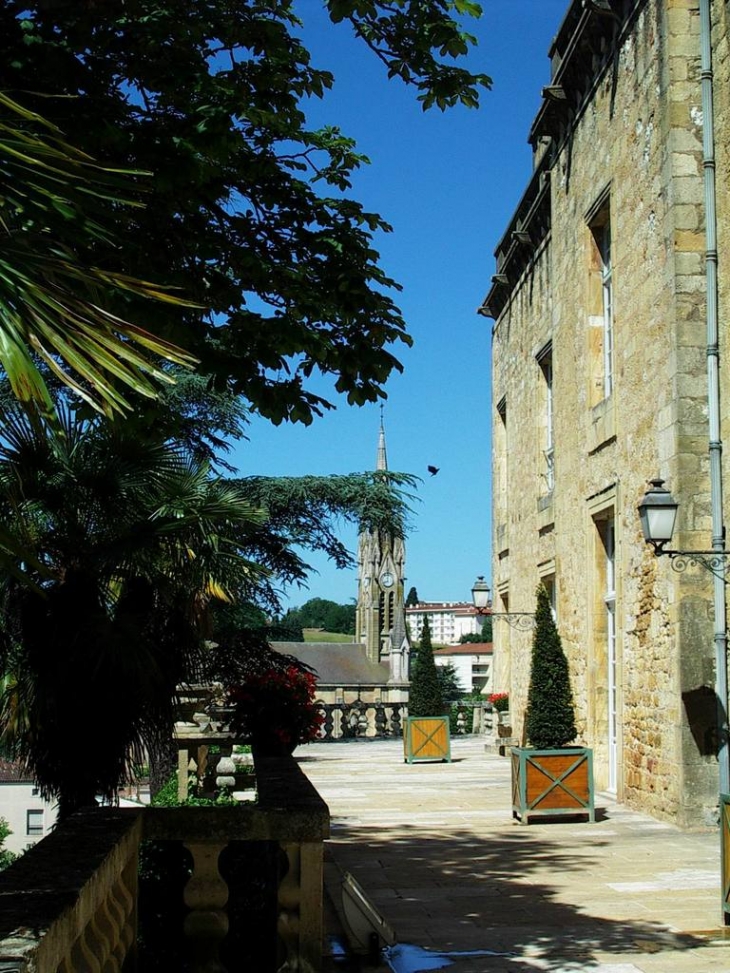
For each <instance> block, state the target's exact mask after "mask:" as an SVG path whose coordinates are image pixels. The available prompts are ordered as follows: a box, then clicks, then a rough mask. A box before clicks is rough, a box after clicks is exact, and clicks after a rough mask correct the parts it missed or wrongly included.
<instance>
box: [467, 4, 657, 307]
mask: <svg viewBox="0 0 730 973" xmlns="http://www.w3.org/2000/svg"><path fill="white" fill-rule="evenodd" d="M646 2H647V0H573V2H572V3H571V4H570V7H569V8H568V11H567V13H566V15H565V17H564V18H563V21H562V23H561V25H560V27H559V29H558V33H557V34H556V36H555V38H554V40H553V42H552V44H551V46H550V50H549V52H548V53H549V57H550V63H551V78H550V84H549V85H546V86H545V87H544V88H543V89H542V97H543V103H542V106H541V108H540V110H539V111H538V113H537V116H536V118H535V120H534V122H533V124H532V127H531V129H530V135H529V139H528V141H529V142H530V143H531V145H532V147H533V152H534V158H535V170H534V172H533V174H532V177H531V178H530V182H529V183H528V186H527V188H526V190H525V192H524V194H523V196H522V199H521V200H520V202H519V204H518V206H517V209H516V210H515V213H514V215H513V216H512V219H511V220H510V222H509V224H508V226H507V230H506V231H505V234H504V235H503V237H502V239H501V240H500V241H499V244H498V245H497V248H496V250H495V257H496V262H497V271H496V273H495V275H494V276H493V277H492V286H491V288H490V290H489V293H488V294H487V296H486V298H485V299H484V302H483V303H482V305H481V307H480V308H479V314H482V315H484V316H485V317H490V318H494V319H497V318H498V317H499V316H500V314H501V313H502V311H503V310H504V308H505V306H506V304H507V303H508V301H509V298H510V295H511V294H512V292H513V290H514V288H515V287H516V285H517V283H518V281H519V280H520V279H521V277H522V275H523V274H524V272H525V271H526V270H527V268H528V267H529V266H530V264H531V263H532V261H533V260H534V257H535V254H536V252H537V251H538V249H539V247H540V245H541V243H542V242H543V240H544V239H545V238H546V237H547V235H548V233H549V231H550V171H551V168H552V166H553V164H554V161H555V159H556V157H557V155H558V152H559V150H560V148H561V146H562V145H563V144H564V142H565V141H566V140H567V139H568V138H570V136H571V134H572V132H573V130H574V128H575V126H576V124H577V122H578V120H579V118H580V116H581V115H582V113H583V111H584V109H585V106H586V105H587V104H588V103H589V101H590V99H591V98H592V96H593V94H594V92H595V89H596V86H597V84H598V83H599V82H600V80H601V78H602V77H603V76H604V75H605V72H606V71H607V70H608V69H609V68H610V66H611V64H612V63H615V58H616V56H617V53H618V51H619V50H620V48H621V45H622V43H623V40H624V38H625V36H626V34H627V32H628V31H629V30H630V28H631V26H632V24H633V21H634V18H635V16H636V15H637V14H638V12H639V10H640V8H641V7H643V6H644V4H645V3H646Z"/></svg>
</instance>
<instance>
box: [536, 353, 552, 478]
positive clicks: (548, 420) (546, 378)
mask: <svg viewBox="0 0 730 973" xmlns="http://www.w3.org/2000/svg"><path fill="white" fill-rule="evenodd" d="M537 363H538V365H539V366H540V371H541V373H542V377H543V382H542V405H541V409H540V412H541V431H540V440H541V442H540V451H541V453H542V464H541V465H542V470H541V474H542V478H543V480H544V483H545V489H546V490H547V492H548V493H552V491H553V487H554V485H555V440H554V433H553V346H552V342H551V343H550V344H548V345H546V346H545V348H543V349H542V351H541V352H540V354H539V355H538V356H537Z"/></svg>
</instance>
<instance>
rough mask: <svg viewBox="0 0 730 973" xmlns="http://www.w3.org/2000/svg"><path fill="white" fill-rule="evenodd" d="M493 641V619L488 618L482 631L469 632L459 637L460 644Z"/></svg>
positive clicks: (479, 643) (478, 643)
mask: <svg viewBox="0 0 730 973" xmlns="http://www.w3.org/2000/svg"><path fill="white" fill-rule="evenodd" d="M491 641H492V619H491V618H486V619H485V621H484V624H483V625H482V630H481V632H469V633H468V634H467V635H462V636H461V638H460V639H459V644H460V645H481V644H484V643H486V642H491Z"/></svg>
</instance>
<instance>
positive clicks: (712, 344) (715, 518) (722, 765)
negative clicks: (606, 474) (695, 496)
mask: <svg viewBox="0 0 730 973" xmlns="http://www.w3.org/2000/svg"><path fill="white" fill-rule="evenodd" d="M711 2H712V0H699V9H700V43H701V85H702V121H703V125H702V142H703V146H702V148H703V160H702V162H703V169H704V188H705V280H706V285H707V407H708V420H709V458H710V505H711V513H712V550H713V551H717V552H718V554H719V553H721V552H724V550H725V527H724V520H723V502H722V434H721V430H720V381H719V372H720V343H719V330H718V285H717V264H718V255H717V213H716V206H715V203H716V185H715V116H714V106H713V71H712V18H711ZM725 584H726V582H725V579H724V576H723V575H722V572H718V573H717V574H715V573H713V590H714V608H715V616H714V622H715V691H716V695H717V726H718V729H719V740H718V754H717V756H718V763H719V789H720V793H721V794H727V793H730V763H729V759H730V751H729V749H728V718H727V701H728V696H727V622H726V617H727V616H726V612H727V605H726V595H725Z"/></svg>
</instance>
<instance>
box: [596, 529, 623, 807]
mask: <svg viewBox="0 0 730 973" xmlns="http://www.w3.org/2000/svg"><path fill="white" fill-rule="evenodd" d="M596 527H597V529H598V537H599V540H600V543H599V545H598V551H597V553H598V561H597V564H596V567H597V569H598V575H597V581H598V584H599V586H600V587H599V590H598V591H597V592H596V595H597V596H598V599H597V605H596V608H597V610H598V611H601V614H600V615H597V618H596V621H597V623H598V624H597V625H596V638H597V640H598V643H599V646H600V643H601V642H602V643H603V645H602V646H600V649H599V651H600V657H602V659H603V665H602V666H601V668H603V666H605V669H604V672H603V674H602V676H601V677H600V683H601V684H602V685H603V686H604V687H605V693H606V695H605V708H602V709H604V712H605V724H604V725H605V732H606V742H607V750H608V781H607V790H608V791H610V792H611V793H612V794H615V793H616V788H617V782H618V671H617V659H616V525H615V520H614V516H613V511H607V512H606V515H605V516H604V517H603V519H601V520H597V521H596ZM601 603H602V610H601V609H600V608H599V605H601ZM601 616H602V617H601ZM599 646H597V648H599Z"/></svg>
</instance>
